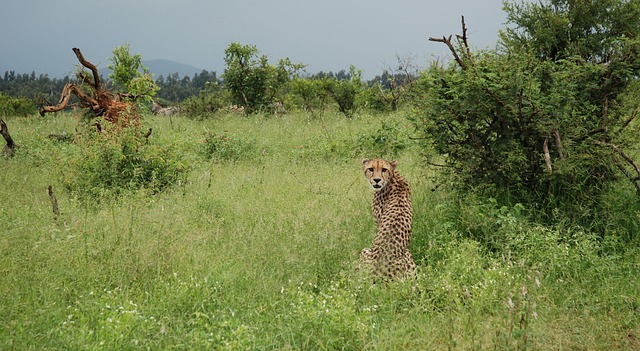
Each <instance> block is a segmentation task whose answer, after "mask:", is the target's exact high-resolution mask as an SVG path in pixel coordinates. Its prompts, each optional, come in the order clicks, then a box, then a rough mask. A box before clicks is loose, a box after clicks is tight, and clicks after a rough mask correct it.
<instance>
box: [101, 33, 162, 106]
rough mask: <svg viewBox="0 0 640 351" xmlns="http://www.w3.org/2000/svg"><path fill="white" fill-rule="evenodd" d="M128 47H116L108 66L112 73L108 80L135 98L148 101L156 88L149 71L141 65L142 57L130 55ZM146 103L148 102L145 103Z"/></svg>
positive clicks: (127, 45) (126, 45)
mask: <svg viewBox="0 0 640 351" xmlns="http://www.w3.org/2000/svg"><path fill="white" fill-rule="evenodd" d="M129 50H130V45H129V44H124V45H122V46H117V47H116V48H115V49H114V50H113V57H112V58H111V59H110V61H111V64H110V65H108V66H107V67H109V69H111V70H112V73H110V74H109V78H111V79H112V80H113V82H114V83H116V84H117V85H118V86H120V87H122V88H124V89H125V91H126V92H127V93H129V94H131V95H133V96H135V97H136V98H142V99H143V100H149V101H150V99H151V98H152V97H153V96H154V95H155V93H156V91H157V90H158V86H157V85H156V83H155V82H154V81H153V78H152V77H151V73H149V69H148V68H146V67H144V66H143V65H142V55H140V54H136V55H133V56H132V55H131V53H130V51H129ZM147 102H148V101H147Z"/></svg>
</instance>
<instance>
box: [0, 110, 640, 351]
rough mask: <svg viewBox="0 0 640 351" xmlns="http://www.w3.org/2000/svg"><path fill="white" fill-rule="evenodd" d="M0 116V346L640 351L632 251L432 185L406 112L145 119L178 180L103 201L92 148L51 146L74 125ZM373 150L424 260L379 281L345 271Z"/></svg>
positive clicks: (638, 283) (358, 237)
mask: <svg viewBox="0 0 640 351" xmlns="http://www.w3.org/2000/svg"><path fill="white" fill-rule="evenodd" d="M5 121H6V122H7V124H8V126H9V130H10V132H11V133H12V136H13V138H14V140H15V141H16V143H18V144H19V145H20V146H21V147H20V149H19V150H18V152H17V153H16V155H15V156H14V157H12V158H0V170H1V171H0V184H1V186H0V232H1V235H0V349H2V350H25V349H34V350H40V349H61V350H83V349H89V350H94V349H96V350H100V349H114V350H115V349H117V350H128V349H152V350H158V349H207V348H208V349H230V350H263V349H270V350H271V349H274V350H334V349H347V350H370V349H371V350H438V349H448V350H453V349H456V350H457V349H460V350H496V349H497V350H524V349H533V350H612V349H616V350H638V349H640V293H639V292H640V280H639V277H640V273H639V272H640V263H639V262H640V250H638V247H637V245H636V246H632V247H626V248H621V247H620V245H618V244H617V243H616V242H615V238H613V239H607V240H599V239H598V238H596V237H594V236H593V235H591V234H590V233H588V232H584V230H582V229H580V228H575V229H573V228H569V229H567V228H554V227H544V226H540V225H536V224H532V223H529V222H528V221H527V219H526V218H525V217H524V216H523V215H522V214H521V211H520V210H521V209H520V208H519V207H518V206H514V207H513V208H494V207H491V206H490V204H489V205H487V204H486V203H485V202H478V204H477V206H474V205H473V203H471V204H466V205H467V206H464V207H462V206H460V203H459V201H461V200H458V199H455V198H454V197H453V196H451V195H450V194H449V193H448V191H447V190H446V187H445V186H443V187H439V188H438V189H437V190H435V191H432V190H433V189H434V184H433V183H432V181H431V177H430V176H431V174H430V173H428V171H427V170H426V169H425V168H424V167H423V162H422V160H423V158H422V156H421V155H420V150H419V149H418V148H417V146H416V145H414V144H413V141H412V140H411V139H410V136H411V135H412V129H411V126H410V125H409V124H408V122H406V120H405V119H404V116H403V115H402V113H397V114H393V115H390V116H388V115H387V116H383V115H373V116H371V115H358V116H355V117H354V118H353V119H351V120H348V119H345V118H344V117H343V116H339V115H332V114H327V115H325V116H322V117H318V116H310V115H306V114H295V113H294V114H288V115H284V116H271V117H269V116H252V117H248V118H247V117H243V116H239V115H225V116H218V117H216V118H212V119H208V120H205V121H195V120H192V119H188V118H185V117H171V118H168V117H162V118H160V117H151V116H149V117H146V118H145V121H144V127H145V129H146V128H147V127H151V128H153V133H152V136H151V138H150V139H149V142H148V145H141V146H140V147H141V148H161V150H163V152H166V154H164V155H165V156H163V157H164V158H163V159H162V161H163V162H165V163H166V164H172V165H176V167H177V169H180V170H184V171H185V172H183V173H181V175H180V176H179V177H177V178H176V180H175V182H174V183H173V184H172V185H170V186H168V187H166V188H163V189H162V191H154V190H153V189H149V188H144V187H143V188H140V189H133V190H131V189H125V190H123V191H120V192H119V193H118V194H115V195H114V194H111V193H110V192H109V189H108V187H107V188H106V190H105V189H102V188H99V187H98V188H95V187H94V188H91V187H89V185H86V184H93V183H89V180H91V181H94V180H95V179H98V178H99V176H101V175H102V174H91V172H97V171H95V168H87V167H89V166H90V165H95V164H96V163H98V162H100V161H101V160H102V159H101V158H99V156H100V150H99V149H96V148H95V147H90V146H87V145H89V144H88V143H87V142H86V141H83V140H78V139H77V140H76V141H75V142H64V141H55V140H51V139H49V138H47V135H49V134H51V133H55V134H61V133H64V132H66V133H68V134H73V133H75V131H76V129H77V128H79V127H78V126H79V122H78V119H77V118H76V117H74V116H72V115H70V114H59V115H56V116H47V117H45V118H30V119H29V118H8V119H5ZM99 147H100V148H104V145H99ZM380 155H382V156H386V157H390V158H397V159H398V160H399V171H400V172H401V173H402V174H403V175H404V176H405V177H406V178H407V179H408V180H409V182H410V184H411V185H412V188H413V202H414V209H415V215H414V240H413V242H412V246H411V250H412V252H413V253H414V257H415V258H416V261H417V263H418V266H419V274H418V276H417V277H416V278H415V279H414V280H411V281H408V282H397V283H390V284H387V285H381V284H372V283H371V281H370V279H368V278H367V277H364V276H362V275H361V274H358V272H357V271H356V270H355V264H356V262H357V259H358V255H359V252H360V250H361V249H362V248H364V247H369V246H370V244H371V242H372V240H373V237H374V235H375V225H374V223H373V219H372V216H371V209H370V203H371V198H372V193H371V190H370V189H369V187H368V186H367V185H366V183H365V181H364V179H363V177H362V175H361V171H360V160H361V159H362V158H363V157H376V156H380ZM92 162H93V163H92ZM83 167H84V168H83ZM92 170H93V171H92ZM95 176H97V177H98V178H96V177H95ZM49 185H51V186H52V187H53V189H54V191H55V194H56V196H57V200H58V204H59V208H60V215H59V216H54V214H53V211H52V204H51V202H50V199H49V197H48V195H47V187H48V186H49ZM85 185H86V186H87V187H88V188H80V186H85ZM82 189H85V190H86V191H84V192H83V191H82ZM463 208H464V210H462V209H463ZM635 215H636V217H635V218H630V219H629V220H631V221H633V220H635V221H638V220H639V218H640V217H639V216H640V214H639V213H636V214H635ZM461 228H467V229H465V230H463V229H461ZM469 228H470V229H469ZM473 228H485V230H491V231H492V233H494V234H495V236H496V241H497V242H500V243H501V246H500V247H499V248H498V249H496V250H489V249H488V248H487V247H485V245H482V244H481V243H479V242H478V241H477V240H475V239H474V235H473V232H474V230H473ZM486 228H489V229H486Z"/></svg>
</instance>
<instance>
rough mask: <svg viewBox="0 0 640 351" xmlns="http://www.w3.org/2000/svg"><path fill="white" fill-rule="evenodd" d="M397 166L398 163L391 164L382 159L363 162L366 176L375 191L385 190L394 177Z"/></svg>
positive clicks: (366, 159)
mask: <svg viewBox="0 0 640 351" xmlns="http://www.w3.org/2000/svg"><path fill="white" fill-rule="evenodd" d="M397 165H398V161H392V162H389V161H386V160H383V159H381V158H376V159H373V160H369V159H368V158H365V159H364V160H362V168H363V169H364V176H365V177H367V181H368V182H369V185H371V187H372V188H373V190H374V191H380V190H382V189H384V187H385V185H387V183H389V179H391V177H393V171H394V170H395V169H396V166H397Z"/></svg>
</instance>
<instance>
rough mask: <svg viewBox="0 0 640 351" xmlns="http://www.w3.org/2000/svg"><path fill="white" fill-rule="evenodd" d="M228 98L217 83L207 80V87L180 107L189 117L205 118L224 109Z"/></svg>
mask: <svg viewBox="0 0 640 351" xmlns="http://www.w3.org/2000/svg"><path fill="white" fill-rule="evenodd" d="M227 100H228V99H227V98H226V97H225V96H224V91H223V90H222V89H221V87H220V86H219V85H218V84H217V83H211V82H206V83H205V88H204V89H202V90H201V91H200V92H199V93H198V95H197V96H191V97H189V98H187V99H186V100H185V101H184V102H182V104H181V106H180V109H181V111H182V112H183V113H185V114H186V115H187V116H189V117H193V118H197V119H204V118H206V117H208V116H211V115H212V114H214V113H216V112H218V111H219V110H220V109H222V108H223V107H224V106H225V105H226V104H227Z"/></svg>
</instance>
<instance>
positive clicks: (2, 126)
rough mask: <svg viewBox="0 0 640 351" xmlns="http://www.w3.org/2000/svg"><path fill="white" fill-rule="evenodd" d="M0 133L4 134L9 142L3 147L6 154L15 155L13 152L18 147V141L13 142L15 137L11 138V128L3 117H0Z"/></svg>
mask: <svg viewBox="0 0 640 351" xmlns="http://www.w3.org/2000/svg"><path fill="white" fill-rule="evenodd" d="M0 134H2V137H3V138H4V140H5V141H6V142H7V144H6V145H5V146H4V149H3V152H4V154H5V155H7V156H9V157H11V156H13V152H14V150H15V149H16V143H15V142H13V138H11V134H9V128H8V127H7V124H6V123H5V122H4V121H3V120H2V119H0Z"/></svg>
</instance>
